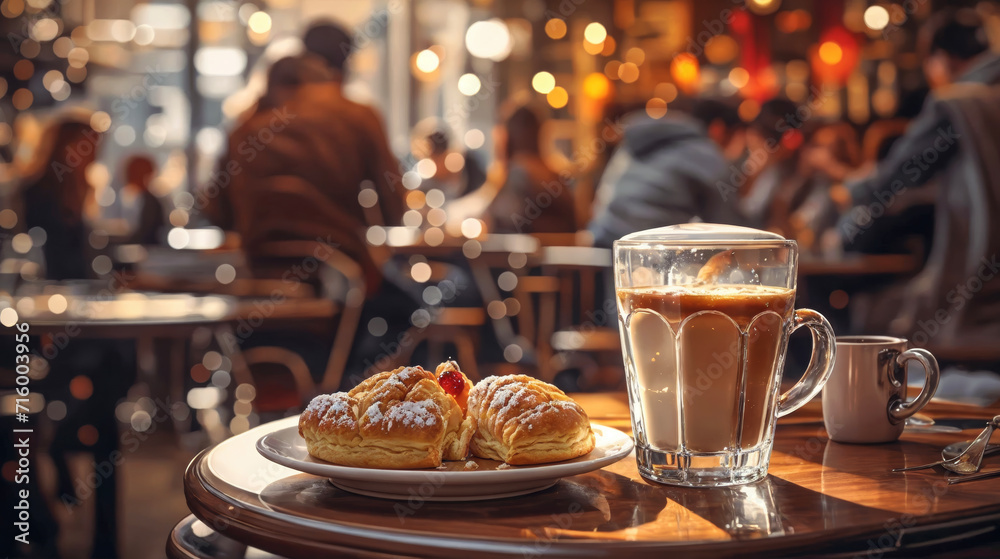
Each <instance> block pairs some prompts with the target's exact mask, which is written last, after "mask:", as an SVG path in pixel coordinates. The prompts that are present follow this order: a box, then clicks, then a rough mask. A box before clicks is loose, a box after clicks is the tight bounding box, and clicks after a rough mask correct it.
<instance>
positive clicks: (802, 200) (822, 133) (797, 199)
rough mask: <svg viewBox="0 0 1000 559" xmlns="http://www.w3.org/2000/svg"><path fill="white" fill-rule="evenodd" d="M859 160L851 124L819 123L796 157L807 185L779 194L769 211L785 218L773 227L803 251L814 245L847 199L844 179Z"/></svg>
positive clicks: (852, 171)
mask: <svg viewBox="0 0 1000 559" xmlns="http://www.w3.org/2000/svg"><path fill="white" fill-rule="evenodd" d="M860 161H861V147H860V145H859V143H858V138H857V133H856V132H855V131H854V128H853V127H852V126H851V125H850V124H848V123H846V122H835V123H828V124H822V125H820V127H819V128H818V129H817V130H816V131H814V132H813V133H812V134H810V137H809V139H808V140H807V141H806V144H805V146H804V147H803V148H802V154H801V157H800V158H799V166H798V174H799V175H800V176H802V177H804V178H805V179H806V182H807V184H806V185H805V186H804V188H802V189H801V190H800V191H797V192H786V193H785V194H784V195H781V194H780V193H779V197H778V198H777V199H776V200H775V201H774V203H773V205H772V211H774V213H775V214H777V215H781V216H784V218H785V219H784V220H783V221H782V222H780V223H772V224H771V225H772V227H774V228H776V229H779V230H781V231H782V232H784V234H785V236H787V237H789V238H794V239H796V240H797V241H799V244H800V245H801V247H802V248H803V250H809V249H812V248H815V247H816V246H817V244H816V242H817V241H818V240H819V239H818V237H819V236H820V235H822V234H823V233H824V232H825V231H826V230H828V229H830V228H831V227H833V226H835V225H836V223H837V219H838V218H839V217H840V211H841V207H842V206H843V205H844V203H845V201H846V200H847V198H848V195H847V192H846V190H845V189H844V187H843V181H844V180H845V179H846V178H847V177H848V176H849V175H851V174H852V173H854V172H855V170H856V169H857V167H858V165H859V164H860Z"/></svg>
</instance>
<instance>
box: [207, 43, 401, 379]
mask: <svg viewBox="0 0 1000 559" xmlns="http://www.w3.org/2000/svg"><path fill="white" fill-rule="evenodd" d="M291 63H293V64H296V65H298V66H297V67H298V69H299V71H300V73H297V74H296V73H293V75H296V76H299V77H300V78H301V81H302V83H301V84H299V85H298V86H290V87H289V89H290V90H289V91H287V92H282V93H281V95H279V96H278V97H277V98H276V99H278V102H279V103H280V105H278V106H275V107H273V108H271V109H266V110H260V111H257V113H256V114H254V115H253V116H251V117H250V118H249V119H248V120H247V121H246V122H245V123H243V124H242V125H241V126H239V127H238V128H237V129H236V130H235V131H234V132H233V133H232V134H231V135H230V138H229V143H228V148H227V151H226V154H225V156H224V159H223V163H222V164H221V166H222V168H225V169H227V171H228V173H227V177H228V178H229V179H230V183H229V185H228V187H226V188H221V189H219V191H220V193H222V194H223V195H225V196H227V197H228V199H229V201H230V202H231V204H232V224H233V228H234V229H235V231H237V232H238V233H239V234H240V237H241V239H242V243H243V248H244V250H245V252H246V254H247V257H248V262H249V265H250V269H251V271H252V272H253V273H254V274H255V275H256V276H257V277H281V278H282V279H285V280H286V281H287V279H288V276H287V274H288V272H289V270H293V269H297V268H292V267H291V266H292V265H293V264H295V263H294V262H292V263H291V264H290V263H289V262H288V260H287V259H285V260H280V259H276V258H275V257H274V256H273V255H271V254H268V253H267V252H266V250H265V249H266V247H267V245H268V244H269V243H271V242H273V241H284V240H303V241H311V242H316V241H320V242H322V243H324V244H326V245H330V246H332V247H334V248H336V249H337V250H338V251H340V252H341V253H343V254H344V255H346V256H347V257H349V258H350V259H351V260H353V261H354V262H355V263H357V264H358V266H359V268H360V271H361V273H362V274H363V276H364V282H365V287H366V296H367V300H366V302H365V304H364V307H363V309H362V317H361V322H360V324H362V325H366V324H368V322H369V321H370V320H372V319H374V318H381V319H383V320H385V322H386V323H387V324H388V325H389V329H388V331H387V332H385V333H384V334H383V335H381V336H376V335H369V331H368V329H366V328H363V327H362V328H360V329H359V330H358V334H357V336H356V339H355V341H354V344H353V346H352V349H351V354H350V355H351V357H350V360H349V362H348V366H347V371H345V374H344V376H343V379H344V382H345V383H348V382H354V383H356V382H357V381H358V374H359V373H360V369H361V368H362V364H363V363H364V360H365V359H371V358H372V356H375V355H379V354H380V353H381V351H382V350H380V349H379V345H378V344H379V343H380V342H381V343H386V342H385V340H387V339H392V340H395V339H396V336H397V335H398V334H399V333H400V329H403V330H405V329H406V327H407V326H408V325H409V321H410V318H411V314H412V312H413V311H414V310H416V308H417V307H418V305H417V303H416V302H415V301H414V300H413V298H412V297H410V296H408V295H407V294H406V293H405V292H404V291H402V290H401V289H400V288H399V287H398V286H396V285H395V284H394V283H393V282H392V281H391V280H392V278H391V277H390V278H388V279H389V280H390V281H386V280H387V277H386V275H385V273H384V270H383V266H384V264H385V257H384V255H382V254H381V253H377V252H376V249H375V248H374V247H370V246H369V245H368V242H367V240H366V234H367V231H368V229H369V227H372V226H382V225H397V224H399V223H400V222H401V219H402V215H403V211H404V209H405V205H404V196H405V194H406V193H407V189H406V188H405V187H404V186H403V185H402V183H401V176H400V169H399V165H398V163H397V161H396V158H395V156H394V155H393V153H392V151H391V150H390V148H389V143H388V140H387V138H386V135H385V132H384V130H383V127H382V122H381V120H380V119H379V117H378V115H377V114H376V113H375V111H374V110H372V109H371V108H370V107H367V106H365V105H361V104H359V103H355V102H354V101H351V100H349V99H347V98H345V97H344V95H343V92H342V88H341V84H340V81H339V79H338V76H339V74H337V73H336V72H325V73H324V72H315V71H313V70H314V68H313V63H312V59H311V58H309V57H308V56H304V57H296V58H295V59H294V61H292V62H291ZM282 65H283V66H284V65H285V63H283V64H282ZM289 69H293V68H292V67H289V68H283V69H282V70H281V71H282V72H285V71H286V70H289ZM282 83H287V81H286V82H282ZM362 193H365V195H364V196H361V194H362ZM361 200H371V203H367V202H366V203H365V205H364V206H362V204H361ZM293 260H294V259H293ZM303 281H304V282H305V283H309V284H313V285H314V286H317V287H320V286H321V280H320V276H319V273H313V274H311V275H309V277H307V278H303ZM325 342H326V340H322V343H319V341H317V342H312V341H310V340H308V339H307V338H306V337H304V336H303V335H302V333H300V332H299V333H297V332H287V333H274V334H272V333H266V334H264V335H261V336H257V337H256V339H255V340H253V341H251V342H250V345H255V344H258V343H262V344H264V345H268V344H270V345H280V346H282V347H286V348H289V349H292V350H293V351H296V352H297V353H299V354H300V355H301V356H302V357H303V359H305V361H306V363H307V364H308V365H309V368H310V371H311V372H312V373H313V375H314V376H317V377H318V376H319V375H320V374H321V373H322V372H323V371H324V370H325V365H326V359H327V358H328V356H329V353H328V352H325V351H323V350H322V349H321V348H322V347H323V344H324V343H325ZM326 347H327V348H328V347H330V346H329V345H326Z"/></svg>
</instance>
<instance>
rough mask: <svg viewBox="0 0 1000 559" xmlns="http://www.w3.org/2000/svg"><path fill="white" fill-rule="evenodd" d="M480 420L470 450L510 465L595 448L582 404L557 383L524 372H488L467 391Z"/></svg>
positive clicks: (472, 410)
mask: <svg viewBox="0 0 1000 559" xmlns="http://www.w3.org/2000/svg"><path fill="white" fill-rule="evenodd" d="M469 416H470V417H472V418H474V419H475V420H476V423H477V429H476V433H475V435H473V436H472V442H471V445H470V446H471V448H472V453H473V454H474V455H476V456H478V457H480V458H489V459H492V460H500V461H503V462H506V463H508V464H512V465H515V466H517V465H524V464H541V463H545V462H558V461H560V460H569V459H571V458H576V457H578V456H583V455H584V454H587V453H588V452H590V451H591V450H594V432H593V430H591V428H590V419H589V418H588V417H587V413H586V412H584V411H583V408H581V407H580V406H579V404H577V403H576V402H574V401H573V400H572V399H571V398H570V397H569V396H566V394H564V393H563V391H562V390H559V389H558V388H556V387H555V386H552V385H551V384H548V383H546V382H542V381H540V380H538V379H535V378H532V377H529V376H525V375H508V376H502V377H497V376H493V377H488V378H485V379H483V380H482V381H480V382H479V383H478V384H476V386H475V388H473V389H472V392H471V393H470V394H469Z"/></svg>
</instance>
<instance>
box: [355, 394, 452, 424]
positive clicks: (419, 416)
mask: <svg viewBox="0 0 1000 559" xmlns="http://www.w3.org/2000/svg"><path fill="white" fill-rule="evenodd" d="M373 405H374V404H373ZM369 411H370V409H369ZM440 413H441V408H440V407H438V405H437V404H436V403H434V402H433V401H431V400H423V401H420V402H400V403H399V404H397V405H395V406H392V407H390V408H389V412H388V413H387V414H385V417H386V418H387V419H388V420H389V425H388V427H389V428H390V429H392V426H393V423H394V422H397V421H398V422H400V423H402V424H403V425H406V426H410V425H417V426H420V427H423V426H425V425H434V424H435V423H437V415H438V414H440Z"/></svg>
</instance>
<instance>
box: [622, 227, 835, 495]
mask: <svg viewBox="0 0 1000 559" xmlns="http://www.w3.org/2000/svg"><path fill="white" fill-rule="evenodd" d="M797 257H798V253H797V248H796V245H795V241H789V240H786V239H784V238H783V237H781V236H780V235H776V234H773V233H768V232H765V231H758V230H756V229H748V228H745V227H734V226H727V225H712V224H705V223H689V224H684V225H672V226H670V227H662V228H660V229H651V230H648V231H640V232H638V233H633V234H631V235H627V236H625V237H623V238H622V239H621V240H618V241H615V243H614V261H615V265H614V275H615V291H616V295H617V297H616V298H617V300H618V319H619V327H620V333H621V338H622V353H623V357H624V360H625V375H626V383H627V386H628V394H629V409H630V412H631V416H632V429H633V433H634V435H635V444H636V461H637V462H638V466H639V472H640V473H641V474H642V476H643V477H644V478H646V479H649V480H652V481H657V482H661V483H668V484H673V485H685V486H694V487H712V486H722V485H736V484H741V483H750V482H754V481H757V480H760V479H763V478H764V477H765V476H767V466H768V462H769V461H770V458H771V447H772V445H773V442H774V427H775V419H777V418H778V417H781V416H784V415H787V414H789V413H791V412H793V411H795V410H796V409H798V408H800V407H802V406H803V405H804V404H805V403H806V402H808V401H809V400H811V399H812V398H813V397H814V396H816V395H817V394H818V393H819V391H820V390H821V389H822V388H823V385H824V384H825V383H826V380H827V378H829V376H830V373H831V372H832V371H833V364H834V357H835V352H836V344H835V343H834V334H833V329H832V328H831V327H830V323H829V322H827V320H826V319H825V318H823V316H822V315H820V314H819V313H817V312H816V311H813V310H809V309H799V310H795V309H794V304H795V278H796V268H797ZM802 326H805V327H807V328H809V329H810V330H811V331H812V339H813V351H812V358H811V360H810V363H809V366H808V368H807V370H806V372H805V374H804V375H803V376H802V378H801V379H800V380H799V381H798V382H797V383H796V384H795V385H794V386H793V387H792V388H791V389H789V390H788V392H786V393H784V394H781V395H779V394H778V391H779V388H780V384H781V373H782V369H783V368H784V361H785V351H786V349H787V346H788V336H789V335H790V334H791V333H792V332H793V331H795V330H797V329H798V328H800V327H802Z"/></svg>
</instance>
